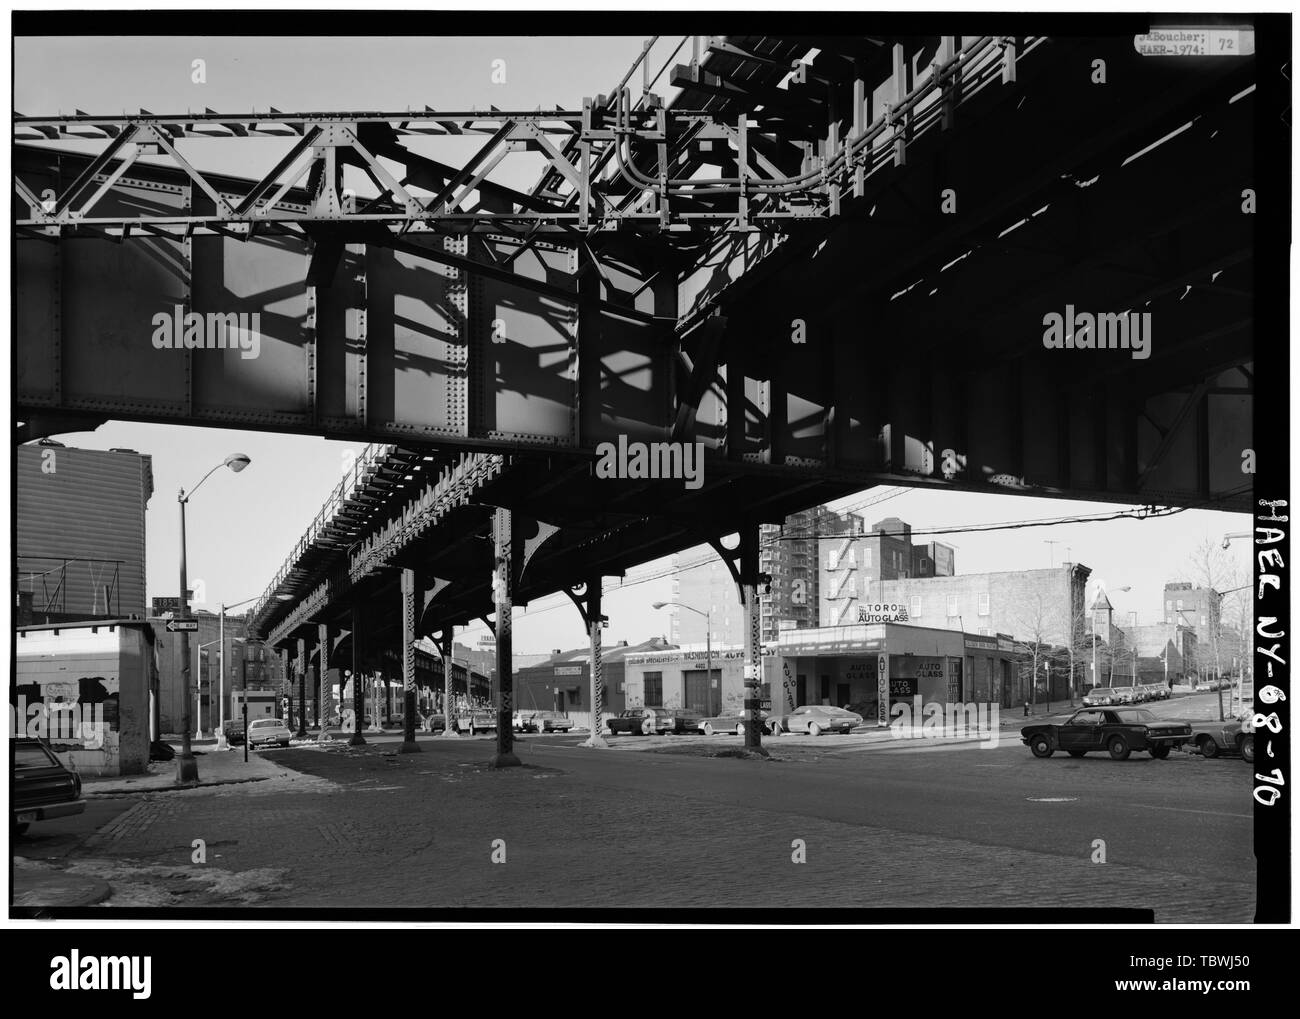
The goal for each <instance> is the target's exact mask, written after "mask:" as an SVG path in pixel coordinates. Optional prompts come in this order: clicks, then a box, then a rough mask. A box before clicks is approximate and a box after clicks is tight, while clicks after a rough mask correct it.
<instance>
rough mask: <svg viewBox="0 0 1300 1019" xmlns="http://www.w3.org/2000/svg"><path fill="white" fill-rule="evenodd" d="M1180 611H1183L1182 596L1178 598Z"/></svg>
mask: <svg viewBox="0 0 1300 1019" xmlns="http://www.w3.org/2000/svg"><path fill="white" fill-rule="evenodd" d="M1178 611H1179V612H1181V611H1183V600H1182V599H1181V598H1179V599H1178Z"/></svg>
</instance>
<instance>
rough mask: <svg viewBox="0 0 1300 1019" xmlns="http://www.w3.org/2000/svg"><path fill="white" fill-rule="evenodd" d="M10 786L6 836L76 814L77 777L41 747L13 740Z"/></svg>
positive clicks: (80, 804) (79, 802)
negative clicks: (37, 822) (33, 824)
mask: <svg viewBox="0 0 1300 1019" xmlns="http://www.w3.org/2000/svg"><path fill="white" fill-rule="evenodd" d="M11 742H12V743H13V747H14V773H13V784H12V785H11V786H10V790H11V791H10V805H11V807H12V810H11V812H10V815H9V833H10V836H11V837H13V836H18V835H21V834H23V832H25V831H26V830H27V829H28V827H30V826H31V824H32V822H33V821H48V820H50V819H51V818H55V817H67V816H69V815H71V814H80V813H82V812H83V811H84V810H85V809H86V801H85V800H83V799H82V798H81V776H80V775H78V774H77V773H76V772H75V771H70V770H69V769H68V768H66V767H64V765H63V762H62V761H60V760H59V759H58V758H57V757H55V756H54V753H53V751H51V750H50V748H49V747H47V746H46V745H45V744H44V743H42V742H41V741H40V740H38V739H31V738H29V737H15V738H14V739H13V740H12V741H11Z"/></svg>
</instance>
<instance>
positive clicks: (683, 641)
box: [668, 506, 862, 647]
mask: <svg viewBox="0 0 1300 1019" xmlns="http://www.w3.org/2000/svg"><path fill="white" fill-rule="evenodd" d="M861 526H862V521H861V519H860V518H858V517H855V516H852V515H851V514H842V513H834V512H832V511H830V510H828V509H826V508H825V507H824V506H817V507H815V508H813V509H810V510H804V511H802V512H799V513H792V514H791V515H790V516H788V517H786V519H785V522H784V523H782V524H764V525H762V527H761V528H760V529H759V570H760V571H761V572H763V573H766V574H767V575H768V576H769V577H770V578H771V583H770V585H768V588H767V590H766V591H760V593H759V599H758V606H759V621H760V639H761V640H762V642H763V643H764V644H771V643H775V642H776V641H777V639H778V638H779V636H780V634H781V631H782V630H787V629H797V630H804V629H809V628H811V627H815V626H817V625H819V621H818V604H819V592H820V587H819V579H820V578H819V572H818V569H817V559H818V542H819V541H820V538H819V535H826V534H840V533H849V532H851V531H852V530H853V529H854V528H855V527H856V528H857V529H858V530H860V529H861ZM698 558H701V557H700V556H698V555H695V554H691V553H684V554H680V555H676V556H673V568H674V571H675V573H674V579H673V593H672V600H673V601H679V602H682V603H684V604H685V605H688V606H690V607H691V608H694V609H698V610H699V612H705V613H708V614H709V615H710V616H711V623H712V640H713V643H714V644H715V645H716V646H719V647H721V646H724V645H726V646H732V647H743V646H744V643H745V612H744V609H743V608H742V607H741V605H740V600H739V599H738V598H737V596H736V585H735V582H734V581H733V580H732V579H731V573H730V572H729V571H728V570H727V568H726V566H725V565H723V564H722V563H721V562H719V561H718V559H717V557H716V556H712V557H710V559H709V561H708V562H705V563H703V564H699V565H694V566H691V567H687V566H686V564H687V563H689V562H691V561H692V560H697V559H698ZM705 624H706V619H705V617H704V616H701V615H699V614H698V613H696V612H692V611H690V609H683V608H681V607H680V606H677V605H674V606H672V608H671V618H670V621H669V632H668V639H669V640H670V641H671V642H672V643H674V644H678V645H690V644H701V645H702V644H704V643H705V630H706V628H707V627H706V625H705Z"/></svg>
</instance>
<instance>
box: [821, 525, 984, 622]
mask: <svg viewBox="0 0 1300 1019" xmlns="http://www.w3.org/2000/svg"><path fill="white" fill-rule="evenodd" d="M817 548H818V562H817V574H818V591H819V594H820V599H819V601H820V611H819V613H818V615H819V619H820V624H819V625H821V626H843V625H847V624H850V623H856V622H858V609H859V607H860V606H861V605H865V604H867V603H872V602H887V601H891V600H892V599H890V598H887V597H885V595H884V586H883V585H885V584H886V583H888V582H890V581H896V580H909V579H912V578H931V577H950V576H952V575H953V574H954V573H955V572H956V553H955V552H954V550H953V549H952V547H951V546H949V545H944V544H941V543H939V542H933V541H932V542H928V543H923V544H914V543H913V542H912V528H911V525H909V524H907V523H905V522H904V521H902V520H900V519H898V517H887V518H886V519H884V520H881V521H879V522H877V523H875V524H872V526H871V530H870V531H867V530H866V529H865V528H864V527H863V521H862V519H861V518H860V517H853V518H852V521H851V526H847V527H845V528H844V530H843V531H842V533H840V534H838V535H834V536H832V535H829V534H825V533H824V536H823V537H821V538H820V539H819V540H818V545H817ZM921 625H931V624H925V623H923V624H921ZM934 625H940V624H934ZM942 625H945V626H946V625H947V624H946V623H944V624H942ZM995 632H996V631H995Z"/></svg>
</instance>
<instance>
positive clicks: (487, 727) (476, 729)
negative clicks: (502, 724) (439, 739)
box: [456, 708, 497, 736]
mask: <svg viewBox="0 0 1300 1019" xmlns="http://www.w3.org/2000/svg"><path fill="white" fill-rule="evenodd" d="M456 728H457V729H458V730H459V731H460V732H467V733H469V734H470V735H471V736H476V735H478V734H479V733H480V732H496V729H497V714H496V712H495V711H492V710H490V709H488V708H475V709H474V710H473V711H470V712H462V713H461V714H460V716H459V717H458V718H457V719H456Z"/></svg>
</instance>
